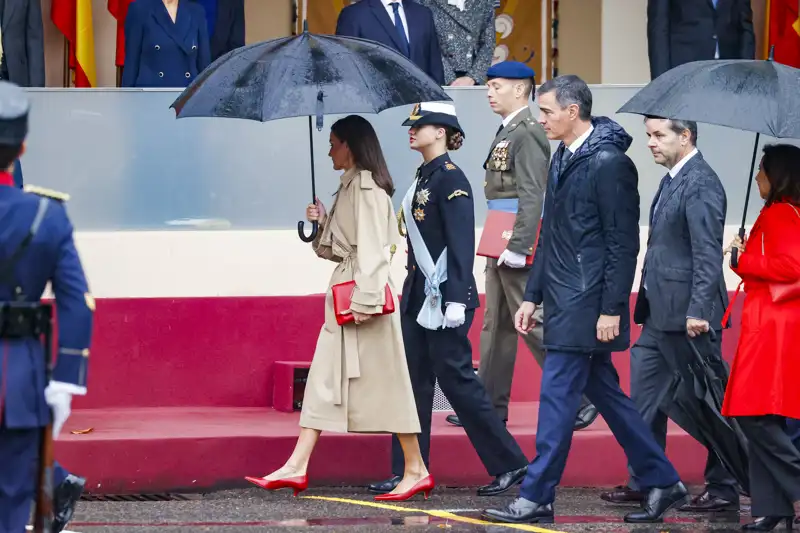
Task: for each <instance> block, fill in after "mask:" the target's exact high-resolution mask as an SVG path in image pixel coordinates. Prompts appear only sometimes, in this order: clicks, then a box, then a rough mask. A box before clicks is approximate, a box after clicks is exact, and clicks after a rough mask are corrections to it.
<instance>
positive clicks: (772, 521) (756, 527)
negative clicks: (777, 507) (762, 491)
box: [742, 516, 797, 531]
mask: <svg viewBox="0 0 800 533" xmlns="http://www.w3.org/2000/svg"><path fill="white" fill-rule="evenodd" d="M792 520H794V522H795V523H797V520H795V518H794V517H793V516H762V517H761V518H756V519H755V520H754V521H753V522H750V523H749V524H745V525H743V526H742V529H743V530H745V531H772V530H773V529H775V528H776V527H777V526H778V524H780V523H781V522H785V523H786V529H787V530H791V529H792Z"/></svg>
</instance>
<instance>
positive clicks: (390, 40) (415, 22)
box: [336, 0, 444, 85]
mask: <svg viewBox="0 0 800 533" xmlns="http://www.w3.org/2000/svg"><path fill="white" fill-rule="evenodd" d="M403 11H405V14H406V19H407V20H408V28H406V29H407V30H408V46H409V48H410V49H411V56H410V57H409V59H411V61H412V62H413V63H414V64H415V65H417V66H418V67H419V68H421V69H422V70H423V71H424V72H425V73H426V74H427V75H428V76H430V77H431V78H433V79H434V80H435V81H436V83H438V84H439V85H444V66H443V64H442V50H441V48H439V38H438V36H437V33H436V26H435V25H434V23H433V13H431V10H430V9H428V8H427V7H425V6H423V5H420V4H418V3H416V2H414V1H413V0H403ZM336 35H344V36H347V37H358V38H359V39H369V40H371V41H377V42H379V43H381V44H382V45H384V46H388V47H389V48H393V49H394V50H397V51H398V52H400V53H403V52H402V50H403V47H402V44H401V41H400V34H399V33H398V31H397V28H395V25H394V20H392V18H391V17H390V16H389V12H388V11H386V8H385V7H384V5H383V3H382V2H381V0H361V1H359V2H356V3H355V4H350V5H349V6H347V7H345V8H344V9H342V11H341V13H339V18H338V20H337V21H336Z"/></svg>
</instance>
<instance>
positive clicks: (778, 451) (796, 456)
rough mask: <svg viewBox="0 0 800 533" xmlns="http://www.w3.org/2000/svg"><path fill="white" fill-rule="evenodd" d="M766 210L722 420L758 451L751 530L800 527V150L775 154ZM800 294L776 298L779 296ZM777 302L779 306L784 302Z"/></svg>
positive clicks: (764, 175) (765, 185) (749, 258)
mask: <svg viewBox="0 0 800 533" xmlns="http://www.w3.org/2000/svg"><path fill="white" fill-rule="evenodd" d="M756 183H757V184H758V191H759V193H760V194H761V197H762V198H763V199H764V200H765V205H764V208H763V209H762V211H761V214H760V215H759V216H758V219H757V220H756V223H755V225H754V226H753V229H752V231H751V233H750V237H749V238H748V239H747V243H746V245H744V244H743V243H742V242H741V241H740V240H739V238H738V237H737V238H736V239H734V241H733V243H731V245H730V246H729V247H728V249H727V250H726V253H727V252H729V251H730V250H732V249H733V248H737V249H738V250H739V251H740V254H739V258H738V259H739V260H738V265H737V266H736V267H731V268H733V270H734V271H735V272H736V273H737V274H738V275H739V277H741V278H742V282H743V283H744V288H745V292H746V293H747V296H746V298H745V301H744V307H743V309H742V330H741V336H740V337H739V346H738V347H737V350H736V358H735V359H734V361H733V368H732V370H731V377H730V380H729V381H728V388H727V390H726V392H725V402H724V405H723V408H722V414H723V415H725V416H731V417H736V419H737V420H738V421H739V423H740V425H741V428H742V431H743V432H744V433H745V435H746V436H747V438H748V441H749V446H750V487H751V489H750V492H751V497H752V510H751V514H752V515H753V516H754V517H760V518H757V519H756V520H755V521H754V522H753V523H751V524H747V525H745V526H744V527H743V529H746V530H751V531H771V530H772V529H774V528H775V527H776V526H777V525H778V524H779V523H781V522H785V524H786V528H787V529H791V527H792V522H793V521H794V522H795V523H800V519H799V518H796V515H798V514H800V451H798V450H797V448H795V447H794V445H793V444H792V441H791V440H790V438H789V435H788V434H787V433H786V418H800V352H798V349H800V348H799V347H800V148H798V147H796V146H791V145H788V144H779V145H772V146H767V147H765V148H764V156H763V158H762V159H761V165H760V169H759V173H758V176H756ZM781 285H783V287H784V288H785V289H786V288H788V287H792V286H793V285H794V286H796V288H795V289H794V290H785V296H784V297H783V298H776V297H775V295H774V293H773V292H771V290H772V291H774V289H775V288H777V287H780V286H781ZM776 300H777V301H776Z"/></svg>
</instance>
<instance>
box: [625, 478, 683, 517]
mask: <svg viewBox="0 0 800 533" xmlns="http://www.w3.org/2000/svg"><path fill="white" fill-rule="evenodd" d="M688 499H689V491H688V490H686V487H684V486H683V483H681V482H680V481H678V482H677V483H675V484H674V485H672V486H671V487H666V488H663V489H657V488H654V489H650V492H648V493H647V501H646V502H644V504H643V505H642V510H641V511H637V512H635V513H628V514H626V515H625V521H626V522H629V523H634V524H647V523H653V522H663V521H664V515H665V514H666V513H667V511H669V510H670V509H672V508H674V507H679V506H681V505H683V504H684V503H686V502H687V501H688Z"/></svg>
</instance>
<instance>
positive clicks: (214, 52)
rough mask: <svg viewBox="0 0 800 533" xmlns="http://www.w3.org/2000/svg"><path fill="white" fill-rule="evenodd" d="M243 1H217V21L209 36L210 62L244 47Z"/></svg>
mask: <svg viewBox="0 0 800 533" xmlns="http://www.w3.org/2000/svg"><path fill="white" fill-rule="evenodd" d="M244 28H245V24H244V0H217V20H216V22H215V23H214V33H212V34H211V61H215V60H216V59H217V58H219V57H220V56H223V55H225V54H227V53H228V52H230V51H231V50H234V49H236V48H239V47H242V46H244Z"/></svg>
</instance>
